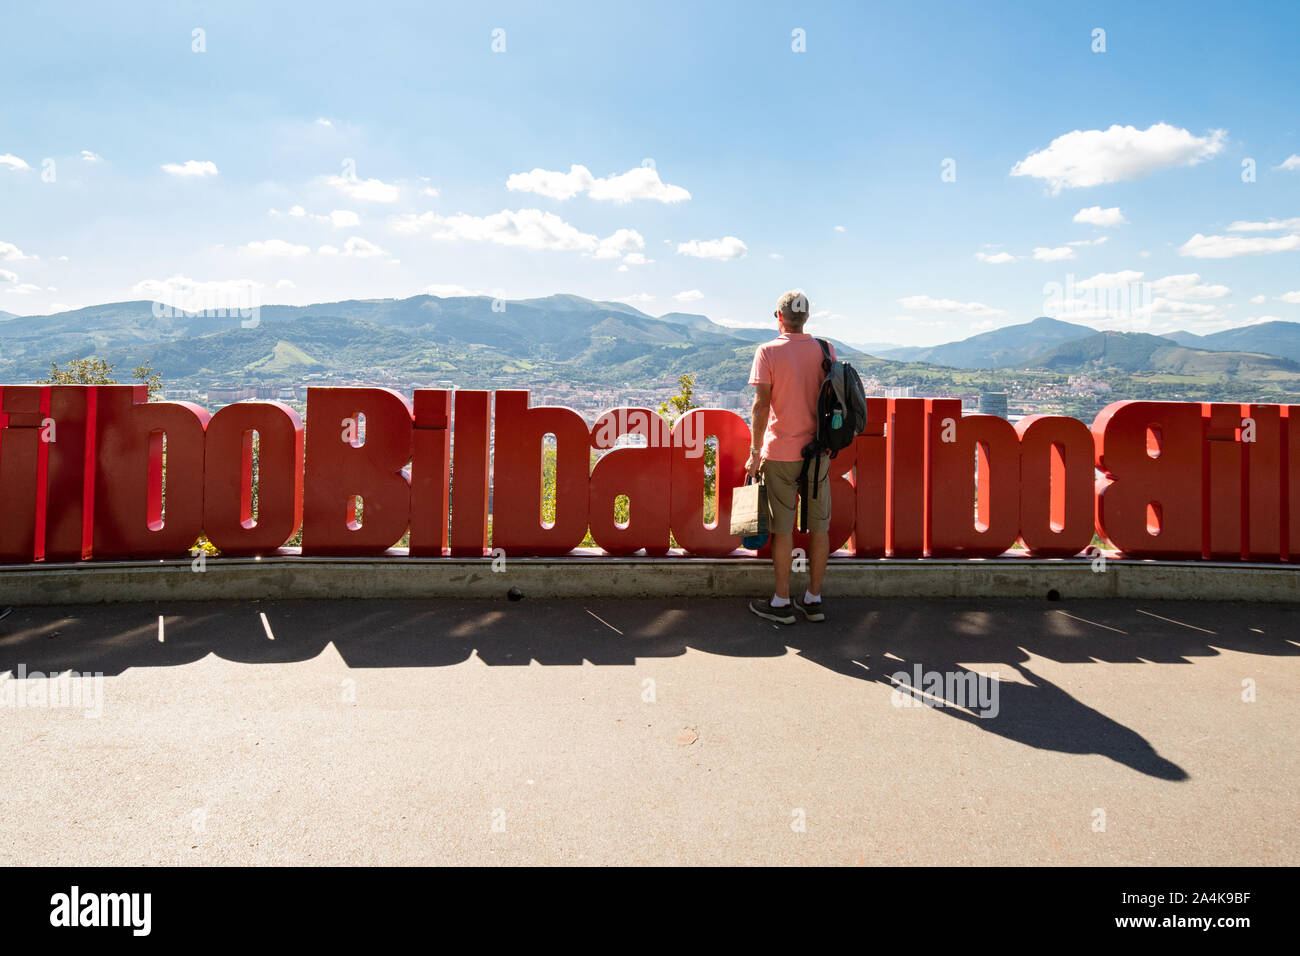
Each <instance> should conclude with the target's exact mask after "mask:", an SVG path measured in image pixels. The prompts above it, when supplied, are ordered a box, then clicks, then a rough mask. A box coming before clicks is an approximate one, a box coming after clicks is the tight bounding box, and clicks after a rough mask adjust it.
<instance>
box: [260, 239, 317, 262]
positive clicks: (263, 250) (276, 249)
mask: <svg viewBox="0 0 1300 956" xmlns="http://www.w3.org/2000/svg"><path fill="white" fill-rule="evenodd" d="M244 249H245V250H247V251H248V252H251V253H252V254H253V255H255V256H288V257H291V258H297V257H299V256H305V255H307V253H309V252H311V249H310V248H308V247H307V246H297V245H294V244H293V243H291V242H285V241H284V240H283V239H266V240H264V241H262V242H250V243H249V244H248V245H246V246H244Z"/></svg>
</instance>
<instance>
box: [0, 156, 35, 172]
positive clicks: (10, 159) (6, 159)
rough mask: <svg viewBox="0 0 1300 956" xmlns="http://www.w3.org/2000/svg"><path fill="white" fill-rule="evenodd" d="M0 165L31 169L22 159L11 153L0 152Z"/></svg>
mask: <svg viewBox="0 0 1300 956" xmlns="http://www.w3.org/2000/svg"><path fill="white" fill-rule="evenodd" d="M0 166H8V167H9V168H10V169H31V168H32V167H30V166H28V165H27V163H26V162H25V161H24V160H21V159H19V158H18V157H17V156H15V155H14V154H13V153H0Z"/></svg>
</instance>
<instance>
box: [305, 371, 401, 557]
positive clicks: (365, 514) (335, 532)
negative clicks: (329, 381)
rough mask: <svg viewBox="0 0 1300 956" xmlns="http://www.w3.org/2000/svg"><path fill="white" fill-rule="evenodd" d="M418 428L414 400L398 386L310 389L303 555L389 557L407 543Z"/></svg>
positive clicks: (308, 397) (308, 394)
mask: <svg viewBox="0 0 1300 956" xmlns="http://www.w3.org/2000/svg"><path fill="white" fill-rule="evenodd" d="M362 416H364V417H365V434H364V440H363V436H362V429H361V417H362ZM411 424H412V423H411V405H410V403H409V402H408V401H407V400H406V399H405V398H403V397H402V396H401V395H399V394H397V393H396V392H394V391H392V390H391V389H387V388H309V389H307V471H306V475H307V481H306V490H305V493H304V497H303V511H302V553H303V554H341V555H353V554H355V555H363V554H382V553H383V552H384V551H386V550H387V549H388V548H391V547H392V546H393V545H395V544H396V543H397V542H398V541H399V540H400V539H401V537H402V535H403V534H404V533H405V532H406V528H407V524H408V523H409V521H410V517H411V486H410V484H409V482H408V481H407V478H406V475H405V474H404V473H403V469H404V468H405V467H406V465H407V463H408V462H409V461H410V460H411ZM358 505H359V506H360V507H359V509H358ZM358 510H360V520H357V519H358V515H357V511H358Z"/></svg>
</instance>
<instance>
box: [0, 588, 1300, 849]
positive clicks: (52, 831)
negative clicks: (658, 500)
mask: <svg viewBox="0 0 1300 956" xmlns="http://www.w3.org/2000/svg"><path fill="white" fill-rule="evenodd" d="M828 607H829V610H830V613H831V619H830V620H829V621H828V622H827V623H826V624H825V625H813V624H808V623H806V622H800V623H799V624H797V625H795V626H792V627H786V628H779V627H777V626H776V625H772V624H769V623H767V622H764V621H761V620H759V619H758V618H756V617H754V616H752V615H750V614H748V613H747V612H746V611H745V609H744V604H743V602H741V601H739V600H736V599H725V600H721V599H714V600H710V599H696V598H692V599H677V600H642V601H637V600H609V599H601V600H589V601H579V600H554V601H541V600H537V599H534V598H530V597H527V596H525V598H524V599H523V600H522V601H517V602H510V601H506V600H504V599H499V600H481V601H460V602H457V601H447V600H427V601H385V602H379V601H334V602H326V601H319V602H318V601H283V602H281V601H274V602H269V601H262V602H257V601H249V602H202V603H189V604H185V603H169V604H156V605H150V604H123V605H109V606H65V607H39V608H38V607H20V608H18V609H16V610H15V612H14V613H13V614H12V615H11V616H10V617H9V618H8V619H7V620H5V621H3V622H0V673H3V672H5V671H8V672H11V673H12V674H13V676H10V677H9V678H8V679H6V680H4V681H0V699H2V700H3V701H4V706H3V708H0V773H3V775H4V779H5V781H6V784H5V791H6V793H5V799H4V801H2V802H0V863H3V864H5V865H12V864H37V863H40V864H78V863H108V864H130V865H134V864H164V865H166V864H176V863H184V864H192V863H207V864H243V863H254V864H257V863H261V864H269V863H289V864H311V863H326V864H344V863H399V864H417V863H418V864H426V863H427V864H447V863H511V864H513V863H587V864H600V863H634V862H635V863H662V864H677V863H825V864H858V863H863V864H881V863H995V864H1003V863H1005V864H1014V863H1029V864H1112V863H1115V864H1290V865H1294V864H1296V863H1297V862H1300V812H1297V811H1298V810H1300V796H1298V795H1297V788H1296V787H1295V780H1296V777H1297V773H1298V772H1300V751H1298V748H1297V747H1296V745H1295V741H1296V739H1297V732H1298V731H1300V642H1297V640H1296V630H1295V621H1296V610H1297V608H1296V606H1295V605H1292V604H1269V605H1258V606H1252V605H1246V604H1231V603H1222V604H1219V603H1211V602H1194V603H1192V602H1189V603H1181V602H1161V601H1132V600H1123V599H1116V600H1109V601H1071V600H1063V601H1059V602H1048V601H1040V600H1005V601H992V600H973V599H972V600H953V601H940V600H920V599H918V600H911V599H895V600H886V601H869V600H862V599H851V600H843V601H838V602H834V603H832V604H830V605H828ZM160 617H161V619H162V626H161V630H160V626H159V618H160ZM20 667H21V668H22V673H23V674H25V675H26V677H25V678H23V679H22V680H20V679H19V678H18V676H17V675H18V673H19V668H20ZM69 669H71V670H74V671H77V672H81V673H94V672H102V673H103V675H104V676H103V679H102V683H101V684H100V685H99V688H100V696H98V697H96V695H95V694H94V693H93V692H92V691H91V690H90V688H93V687H94V686H95V685H94V682H93V680H85V681H83V683H82V685H81V686H82V688H83V690H84V691H85V694H83V700H82V701H81V702H80V705H79V706H77V707H71V706H69V707H50V706H48V700H47V702H46V704H47V705H41V704H39V703H37V702H34V701H33V699H32V697H31V696H27V695H35V694H37V691H36V685H37V684H38V683H40V684H41V685H42V686H43V687H44V686H47V682H46V681H44V680H42V679H40V678H36V677H34V676H33V672H41V673H44V674H49V673H52V672H66V671H68V670H69ZM900 671H901V672H907V673H909V674H914V673H918V671H919V673H920V674H922V675H924V674H928V673H935V672H937V673H939V674H946V675H950V680H951V677H953V676H956V677H962V678H963V679H964V677H965V675H968V674H971V673H974V675H976V676H975V677H972V678H971V679H970V680H971V683H972V684H973V683H976V682H978V681H982V680H983V678H980V677H979V675H980V674H987V675H989V678H990V680H989V681H986V682H984V683H982V684H980V686H981V687H982V688H983V689H984V690H985V691H992V692H993V694H994V696H993V698H992V700H993V702H994V703H995V705H996V714H995V715H994V714H993V712H992V708H988V707H984V706H982V705H981V704H980V702H978V701H977V700H976V699H975V698H974V697H973V696H972V697H971V698H970V699H963V700H960V701H959V700H957V699H956V697H957V695H956V694H954V693H952V691H953V690H957V689H959V688H957V687H947V688H943V689H940V690H939V692H938V696H937V697H935V696H929V700H930V702H931V703H943V704H945V706H926V705H925V704H920V705H919V706H915V705H916V704H917V703H918V702H917V700H916V699H915V698H914V697H913V696H912V695H911V694H909V693H904V692H900V690H899V689H898V687H897V686H896V685H895V683H894V679H893V678H891V675H894V674H896V673H898V672H900ZM994 672H996V675H997V676H996V679H995V680H994V679H993V678H992V675H993V674H994ZM20 683H21V684H23V685H25V686H24V688H23V690H24V696H26V699H25V700H22V705H20V703H19V702H20V698H19V696H18V694H17V693H14V691H15V690H16V688H17V685H18V684H20ZM961 686H968V685H961ZM86 695H89V697H87V696H86ZM60 699H61V700H66V698H60ZM909 703H911V704H913V705H914V706H906V705H907V704H909ZM951 703H965V704H966V705H967V706H965V707H958V706H947V705H948V704H951ZM985 703H987V701H986V702H985ZM87 711H94V712H97V713H98V716H89V717H88V716H86V713H87ZM981 711H983V712H988V713H989V714H990V715H989V716H987V717H980V716H977V714H978V713H980V712H981Z"/></svg>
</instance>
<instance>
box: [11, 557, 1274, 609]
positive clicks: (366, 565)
mask: <svg viewBox="0 0 1300 956" xmlns="http://www.w3.org/2000/svg"><path fill="white" fill-rule="evenodd" d="M771 586H772V571H771V566H770V565H769V564H768V563H767V562H766V561H759V560H756V559H754V558H749V557H736V558H688V557H683V556H669V557H665V558H637V557H631V558H613V557H609V556H607V555H603V554H601V553H600V552H595V551H587V550H579V551H576V552H574V553H573V554H571V555H568V556H565V557H562V558H510V557H506V558H504V559H502V558H498V559H497V560H496V561H495V562H494V561H493V559H492V558H479V559H465V558H409V557H407V556H406V554H405V553H404V552H391V553H390V555H389V556H388V557H381V558H304V557H302V556H300V555H297V554H283V555H276V556H273V557H265V558H208V559H207V560H206V562H205V563H204V565H203V569H202V570H199V569H198V568H197V567H196V566H195V565H194V563H193V562H192V561H191V560H189V559H183V560H174V561H117V562H96V563H84V564H48V565H46V564H38V565H20V566H0V606H3V605H9V604H14V605H61V604H98V603H105V602H121V601H142V602H156V601H163V600H169V601H203V600H254V599H259V600H265V599H278V600H284V599H295V598H301V599H322V598H351V599H358V598H361V599H366V598H371V599H375V598H378V599H384V598H439V597H456V598H499V599H503V600H504V599H505V598H506V597H507V593H508V592H509V591H510V589H511V588H518V589H519V591H520V592H522V595H523V597H524V598H525V599H527V598H583V597H627V598H654V597H669V596H672V597H742V596H761V595H766V594H768V593H769V592H770V590H771ZM793 586H794V587H795V588H797V589H798V590H800V591H802V589H803V587H804V577H803V575H801V574H799V573H797V572H796V574H795V575H794V581H793ZM824 592H825V594H826V595H827V597H828V598H830V597H862V598H1044V599H1047V600H1056V599H1058V598H1062V599H1075V598H1144V599H1155V600H1178V601H1188V600H1206V601H1269V602H1297V603H1300V566H1297V565H1277V564H1247V563H1241V562H1238V563H1226V562H1225V563H1213V562H1207V561H1187V562H1180V561H1138V560H1133V559H1129V558H1119V557H1118V556H1113V557H1112V556H1110V555H1103V556H1102V557H1101V558H1097V557H1094V558H1069V559H1060V560H1039V559H1034V558H1028V557H1017V556H1014V555H1008V556H1003V557H999V558H991V559H971V558H965V559H959V560H943V559H932V558H926V559H899V558H891V559H878V560H859V559H856V558H850V557H836V558H832V559H831V566H830V568H829V570H828V572H827V578H826V585H825V587H824Z"/></svg>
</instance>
